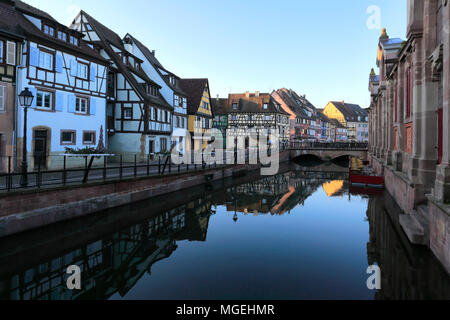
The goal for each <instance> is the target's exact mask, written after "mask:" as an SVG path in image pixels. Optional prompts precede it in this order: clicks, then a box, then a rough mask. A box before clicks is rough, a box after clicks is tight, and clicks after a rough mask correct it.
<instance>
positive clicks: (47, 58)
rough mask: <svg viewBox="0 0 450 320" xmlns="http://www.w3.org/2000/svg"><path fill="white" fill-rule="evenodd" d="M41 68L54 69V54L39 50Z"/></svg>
mask: <svg viewBox="0 0 450 320" xmlns="http://www.w3.org/2000/svg"><path fill="white" fill-rule="evenodd" d="M39 68H42V69H47V70H53V55H52V54H51V53H48V52H45V51H39Z"/></svg>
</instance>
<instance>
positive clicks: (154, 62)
mask: <svg viewBox="0 0 450 320" xmlns="http://www.w3.org/2000/svg"><path fill="white" fill-rule="evenodd" d="M127 38H130V39H131V41H133V42H134V43H135V44H136V46H137V47H138V48H139V50H141V52H142V54H143V55H144V56H145V57H146V58H147V60H148V61H149V62H150V64H151V65H152V66H153V67H154V68H155V70H156V72H158V74H159V75H160V76H161V78H162V79H163V80H164V82H165V83H166V84H167V85H168V86H169V87H170V88H171V89H172V90H173V91H174V92H175V93H177V94H180V95H183V96H186V93H185V92H184V91H183V90H182V89H181V88H180V87H179V82H178V81H177V84H176V85H175V86H174V85H173V84H172V83H171V82H170V80H169V76H173V77H175V78H176V79H180V78H179V77H178V76H177V75H175V74H174V73H172V72H170V71H168V70H167V69H166V68H164V67H163V66H162V64H161V63H160V62H159V61H158V59H156V57H155V54H154V52H152V51H150V49H149V48H147V47H146V46H145V45H144V44H143V43H142V42H140V41H139V40H138V39H136V38H135V37H133V36H132V35H131V34H129V33H127V35H126V36H125V37H124V40H125V39H127ZM161 70H163V71H164V72H165V73H167V75H166V74H163V73H162V72H161Z"/></svg>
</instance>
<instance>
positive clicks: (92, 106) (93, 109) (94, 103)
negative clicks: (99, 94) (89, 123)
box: [89, 99, 97, 115]
mask: <svg viewBox="0 0 450 320" xmlns="http://www.w3.org/2000/svg"><path fill="white" fill-rule="evenodd" d="M89 110H90V111H89V113H90V114H91V115H95V114H96V112H97V100H95V99H90V102H89Z"/></svg>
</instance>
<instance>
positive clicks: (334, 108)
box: [323, 101, 347, 128]
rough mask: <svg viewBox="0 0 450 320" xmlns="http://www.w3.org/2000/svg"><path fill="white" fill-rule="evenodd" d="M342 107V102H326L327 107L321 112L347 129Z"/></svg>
mask: <svg viewBox="0 0 450 320" xmlns="http://www.w3.org/2000/svg"><path fill="white" fill-rule="evenodd" d="M342 105H343V103H342V102H333V101H331V102H328V104H327V106H326V107H325V109H324V110H323V114H325V115H326V116H327V117H328V118H330V119H336V120H337V121H339V122H340V123H341V124H342V125H343V126H344V127H345V128H347V120H346V117H345V114H344V112H343V110H342Z"/></svg>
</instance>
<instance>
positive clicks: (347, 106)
mask: <svg viewBox="0 0 450 320" xmlns="http://www.w3.org/2000/svg"><path fill="white" fill-rule="evenodd" d="M331 103H332V104H333V105H334V106H335V107H336V108H337V109H338V110H339V111H340V112H341V113H342V114H343V115H344V118H345V120H346V121H350V122H366V119H365V118H366V117H368V116H369V113H368V112H367V110H366V109H363V108H361V107H360V106H359V105H357V104H352V103H345V102H343V101H341V102H338V101H331ZM358 117H360V120H358Z"/></svg>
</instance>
